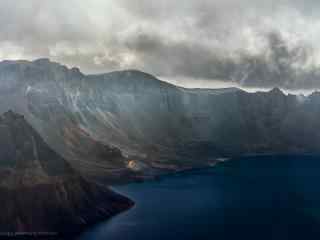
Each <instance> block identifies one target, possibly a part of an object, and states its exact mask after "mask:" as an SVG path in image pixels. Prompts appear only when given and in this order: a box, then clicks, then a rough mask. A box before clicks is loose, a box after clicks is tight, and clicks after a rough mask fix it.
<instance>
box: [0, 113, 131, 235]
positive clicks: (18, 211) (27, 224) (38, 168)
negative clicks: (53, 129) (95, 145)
mask: <svg viewBox="0 0 320 240" xmlns="http://www.w3.org/2000/svg"><path fill="white" fill-rule="evenodd" d="M0 200H1V205H2V210H1V216H0V232H2V233H6V232H11V233H16V232H33V233H37V232H50V233H51V234H69V233H74V232H78V231H80V230H81V229H82V228H83V227H84V226H86V225H87V224H92V223H95V222H97V221H99V220H101V219H106V218H109V217H111V216H113V215H114V214H116V213H119V212H121V211H123V210H125V209H128V208H129V207H130V206H131V205H132V202H131V201H130V200H128V199H127V198H125V197H122V196H120V195H118V194H116V193H113V192H112V191H110V190H108V189H107V188H105V187H102V186H98V185H96V184H93V183H90V182H88V181H87V180H85V179H84V178H82V177H81V176H80V175H78V174H77V173H76V172H75V171H74V170H73V169H72V168H71V166H70V165H69V163H67V162H66V161H65V160H64V159H63V158H62V157H60V156H59V155H58V154H57V153H56V152H54V151H53V150H52V149H51V148H50V147H49V146H48V145H47V144H46V143H45V142H44V141H43V140H42V138H41V137H40V136H39V134H38V133H37V132H35V130H33V128H32V127H31V126H30V125H29V124H28V123H27V121H26V120H25V119H24V117H23V116H22V115H18V114H16V113H14V112H12V111H9V112H6V113H4V114H3V115H2V116H1V117H0Z"/></svg>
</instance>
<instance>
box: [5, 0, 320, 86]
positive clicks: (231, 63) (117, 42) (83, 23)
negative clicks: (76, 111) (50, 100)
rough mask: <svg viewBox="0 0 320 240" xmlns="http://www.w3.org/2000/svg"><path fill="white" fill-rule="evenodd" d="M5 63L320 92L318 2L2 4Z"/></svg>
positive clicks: (32, 0) (39, 0) (44, 0)
mask: <svg viewBox="0 0 320 240" xmlns="http://www.w3.org/2000/svg"><path fill="white" fill-rule="evenodd" d="M0 30H1V31H0V59H35V58H40V57H49V58H50V59H52V60H54V61H58V62H61V63H63V64H67V65H69V66H78V67H80V69H81V71H82V72H85V73H97V72H109V71H113V70H121V69H132V68H134V69H139V70H142V71H146V72H149V73H151V74H155V75H157V76H162V77H165V78H174V79H179V78H181V79H188V80H190V81H198V80H201V79H206V80H211V79H212V80H216V79H220V80H222V81H225V82H226V83H228V84H230V83H236V84H240V85H243V86H252V87H269V86H280V87H284V88H318V87H320V70H319V69H320V68H319V66H320V44H319V42H320V41H319V40H320V1H318V0H268V1H262V0H183V1H182V0H181V1H172V0H161V1H151V0H90V1H85V0H55V1H52V0H28V1H26V0H0Z"/></svg>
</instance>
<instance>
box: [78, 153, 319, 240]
mask: <svg viewBox="0 0 320 240" xmlns="http://www.w3.org/2000/svg"><path fill="white" fill-rule="evenodd" d="M319 183H320V157H318V156H259V157H243V158H238V159H233V160H231V161H228V162H224V163H220V164H218V165H217V166H215V167H213V168H208V169H201V170H193V171H187V172H182V173H177V174H172V175H167V176H163V177H161V178H160V179H157V180H153V181H147V182H143V183H132V184H128V185H125V186H115V187H113V189H114V190H115V191H117V192H119V193H121V194H124V195H126V196H128V197H130V198H131V199H133V200H134V201H135V203H136V205H135V207H133V208H132V209H131V210H129V211H127V212H124V213H122V214H120V215H118V216H116V217H114V218H112V219H111V220H109V221H106V222H103V223H101V224H99V225H96V226H94V227H92V228H90V229H88V231H87V232H85V233H83V234H82V235H81V236H80V237H79V240H93V239H108V240H119V239H121V240H138V239H139V240H157V239H159V240H160V239H161V240H163V239H169V240H171V239H179V240H180V239H187V240H188V239H190V240H191V239H197V240H201V239H254V240H261V239H268V240H270V239H279V240H280V239H281V240H285V239H290V240H291V239H308V240H309V239H320V186H319Z"/></svg>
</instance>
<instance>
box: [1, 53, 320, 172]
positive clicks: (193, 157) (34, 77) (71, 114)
mask: <svg viewBox="0 0 320 240" xmlns="http://www.w3.org/2000/svg"><path fill="white" fill-rule="evenodd" d="M0 86H1V88H0V111H6V110H7V109H8V108H9V107H10V108H12V109H14V110H16V111H18V112H20V113H23V114H24V115H25V116H26V119H28V121H29V122H30V123H31V124H32V126H33V127H34V128H35V129H36V130H37V131H38V132H39V133H40V134H41V136H42V137H43V138H44V139H45V141H46V142H47V143H48V144H49V145H50V146H51V147H52V148H53V149H55V150H56V151H57V152H59V153H60V154H61V155H63V156H64V157H65V158H66V159H68V160H69V162H70V163H71V164H72V166H73V167H75V168H77V169H79V170H80V171H81V172H82V173H83V174H86V175H87V176H115V178H122V177H127V176H130V174H133V175H134V174H137V172H141V171H142V172H144V171H149V170H150V168H151V169H163V168H164V169H182V168H186V167H194V166H203V165H207V164H210V163H212V162H213V161H215V159H216V158H220V157H232V156H236V155H243V154H265V153H319V152H320V144H319V142H320V141H319V140H320V132H319V131H318V129H319V127H320V126H319V125H320V123H319V121H318V119H319V117H320V108H319V104H320V95H319V94H318V93H314V94H312V95H310V96H308V97H304V96H295V95H285V94H284V93H283V92H281V91H280V90H279V89H277V88H276V89H273V90H272V91H270V92H265V93H263V92H257V93H247V92H245V91H242V90H240V89H236V88H230V89H217V90H203V89H184V88H180V87H176V86H174V85H171V84H168V83H165V82H162V81H160V80H158V79H156V78H155V77H153V76H151V75H149V74H146V73H142V72H139V71H133V70H130V71H122V72H112V73H108V74H102V75H85V74H83V73H81V72H80V71H79V69H76V68H73V69H68V68H67V67H65V66H62V65H60V64H58V63H53V62H50V61H49V60H47V59H40V60H36V61H33V62H28V61H11V62H10V61H5V62H1V63H0ZM87 146H89V147H87ZM116 149H120V150H121V152H120V151H117V150H116Z"/></svg>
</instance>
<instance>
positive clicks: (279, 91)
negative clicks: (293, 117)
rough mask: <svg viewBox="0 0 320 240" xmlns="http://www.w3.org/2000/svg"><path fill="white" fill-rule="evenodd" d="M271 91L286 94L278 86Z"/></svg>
mask: <svg viewBox="0 0 320 240" xmlns="http://www.w3.org/2000/svg"><path fill="white" fill-rule="evenodd" d="M269 93H271V94H274V95H284V93H283V91H282V90H281V89H280V88H278V87H275V88H273V89H272V90H271V91H270V92H269Z"/></svg>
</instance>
